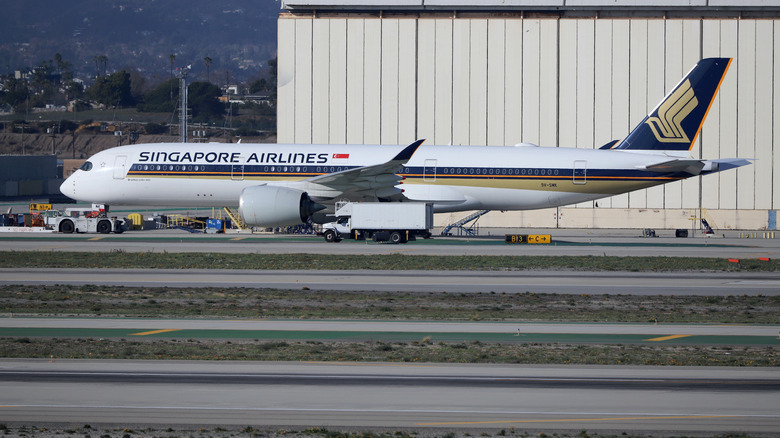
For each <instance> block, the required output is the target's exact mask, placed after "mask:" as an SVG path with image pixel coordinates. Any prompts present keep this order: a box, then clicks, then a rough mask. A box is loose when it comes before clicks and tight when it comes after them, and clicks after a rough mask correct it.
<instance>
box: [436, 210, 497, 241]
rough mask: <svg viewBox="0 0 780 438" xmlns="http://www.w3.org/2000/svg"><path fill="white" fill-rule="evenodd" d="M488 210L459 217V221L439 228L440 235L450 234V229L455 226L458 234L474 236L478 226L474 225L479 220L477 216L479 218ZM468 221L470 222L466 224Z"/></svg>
mask: <svg viewBox="0 0 780 438" xmlns="http://www.w3.org/2000/svg"><path fill="white" fill-rule="evenodd" d="M489 211H490V210H479V211H476V212H474V213H472V214H470V215H468V216H466V217H464V218H463V219H460V220H459V221H456V222H453V223H451V224H449V225H447V226H446V227H444V229H443V230H441V235H442V236H451V235H452V234H451V231H452V229H453V228H455V229H457V230H458V234H457V235H458V236H476V235H477V233H478V228H477V227H476V225H477V220H479V218H481V217H482V216H483V215H485V214H486V213H488V212H489ZM469 223H471V224H470V225H467V224H469Z"/></svg>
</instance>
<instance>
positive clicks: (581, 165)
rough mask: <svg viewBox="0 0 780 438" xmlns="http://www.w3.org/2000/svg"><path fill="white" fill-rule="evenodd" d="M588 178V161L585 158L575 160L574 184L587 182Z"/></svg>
mask: <svg viewBox="0 0 780 438" xmlns="http://www.w3.org/2000/svg"><path fill="white" fill-rule="evenodd" d="M587 178H588V162H587V161H585V160H575V161H574V168H573V170H572V182H573V183H574V184H580V185H581V184H585V183H586V182H587Z"/></svg>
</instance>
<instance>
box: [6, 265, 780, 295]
mask: <svg viewBox="0 0 780 438" xmlns="http://www.w3.org/2000/svg"><path fill="white" fill-rule="evenodd" d="M3 284H4V285H10V284H25V285H54V284H70V285H85V284H94V285H105V286H127V287H130V286H136V287H163V286H169V287H253V288H278V289H301V288H304V287H307V288H309V289H311V290H349V291H384V292H393V291H409V292H443V291H446V292H448V293H477V292H506V293H525V292H534V293H576V294H591V295H601V294H630V295H707V296H727V295H758V294H763V295H769V296H780V273H779V272H762V273H753V272H733V273H730V272H682V273H669V272H585V271H350V270H344V271H327V270H310V271H297V270H296V271H273V270H269V271H264V270H223V269H213V270H212V269H186V270H179V269H48V268H35V269H0V285H3Z"/></svg>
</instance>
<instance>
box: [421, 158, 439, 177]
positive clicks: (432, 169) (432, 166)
mask: <svg viewBox="0 0 780 438" xmlns="http://www.w3.org/2000/svg"><path fill="white" fill-rule="evenodd" d="M436 161H437V160H425V168H424V169H423V181H424V182H435V181H436Z"/></svg>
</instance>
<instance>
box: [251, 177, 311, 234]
mask: <svg viewBox="0 0 780 438" xmlns="http://www.w3.org/2000/svg"><path fill="white" fill-rule="evenodd" d="M324 208H325V206H323V205H320V204H317V203H316V202H314V201H312V200H311V198H309V195H308V194H307V193H306V192H302V191H300V190H294V189H288V188H286V187H276V186H265V185H263V186H252V187H247V188H245V189H244V190H242V191H241V197H240V198H239V204H238V213H239V215H240V216H241V220H243V221H244V222H245V223H246V224H247V225H250V226H262V227H282V226H288V225H298V224H302V223H304V222H306V220H307V219H308V218H309V216H311V215H312V214H314V213H315V212H318V211H320V210H322V209H324Z"/></svg>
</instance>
